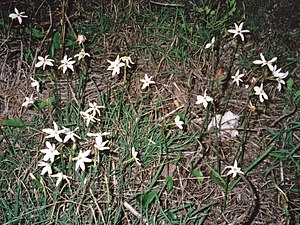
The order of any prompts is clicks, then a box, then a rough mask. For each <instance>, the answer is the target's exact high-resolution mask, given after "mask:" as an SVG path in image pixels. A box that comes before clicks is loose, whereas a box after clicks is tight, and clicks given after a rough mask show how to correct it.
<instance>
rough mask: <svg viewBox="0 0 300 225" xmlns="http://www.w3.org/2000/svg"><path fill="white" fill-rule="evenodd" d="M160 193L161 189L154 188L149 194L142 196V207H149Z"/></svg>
mask: <svg viewBox="0 0 300 225" xmlns="http://www.w3.org/2000/svg"><path fill="white" fill-rule="evenodd" d="M158 193H159V190H158V189H156V190H152V191H150V192H148V193H147V194H145V195H144V196H143V197H142V207H143V208H145V209H146V208H148V207H149V205H150V204H151V203H152V202H153V201H154V199H155V198H156V196H157V194H158Z"/></svg>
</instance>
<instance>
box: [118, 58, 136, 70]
mask: <svg viewBox="0 0 300 225" xmlns="http://www.w3.org/2000/svg"><path fill="white" fill-rule="evenodd" d="M121 61H123V62H125V65H126V66H127V67H128V68H131V67H130V64H134V62H132V60H131V57H130V56H123V57H121Z"/></svg>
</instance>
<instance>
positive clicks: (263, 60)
mask: <svg viewBox="0 0 300 225" xmlns="http://www.w3.org/2000/svg"><path fill="white" fill-rule="evenodd" d="M259 55H260V58H261V60H254V61H253V63H254V64H256V65H260V64H261V66H262V67H263V66H265V65H267V66H268V68H269V69H270V70H271V71H273V65H272V63H273V62H275V61H276V60H277V57H274V58H273V59H271V60H266V59H265V57H264V55H263V54H262V53H260V54H259Z"/></svg>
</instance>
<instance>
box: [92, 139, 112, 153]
mask: <svg viewBox="0 0 300 225" xmlns="http://www.w3.org/2000/svg"><path fill="white" fill-rule="evenodd" d="M107 142H108V141H104V142H103V138H102V137H101V136H100V137H99V136H97V137H96V144H95V145H94V147H95V148H97V149H98V150H100V151H104V150H109V147H108V146H105V145H106V143H107Z"/></svg>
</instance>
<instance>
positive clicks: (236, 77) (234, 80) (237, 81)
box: [231, 70, 245, 86]
mask: <svg viewBox="0 0 300 225" xmlns="http://www.w3.org/2000/svg"><path fill="white" fill-rule="evenodd" d="M244 75H245V74H243V73H242V74H240V70H238V71H236V73H235V75H234V76H231V78H232V79H233V83H234V82H236V85H237V86H240V82H243V80H242V79H241V78H242V77H243V76H244Z"/></svg>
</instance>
